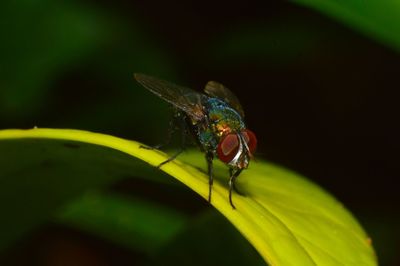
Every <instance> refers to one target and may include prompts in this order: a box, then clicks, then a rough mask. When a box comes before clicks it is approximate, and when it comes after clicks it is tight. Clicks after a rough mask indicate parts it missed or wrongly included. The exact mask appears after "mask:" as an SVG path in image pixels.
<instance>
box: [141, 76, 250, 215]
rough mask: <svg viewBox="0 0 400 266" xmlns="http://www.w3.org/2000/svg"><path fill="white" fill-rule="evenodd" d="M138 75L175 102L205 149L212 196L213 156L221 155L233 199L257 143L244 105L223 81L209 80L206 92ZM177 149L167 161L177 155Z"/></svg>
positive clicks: (178, 113)
mask: <svg viewBox="0 0 400 266" xmlns="http://www.w3.org/2000/svg"><path fill="white" fill-rule="evenodd" d="M134 76H135V79H136V80H137V81H138V82H139V83H140V84H141V85H143V86H144V87H145V88H146V89H148V90H149V91H151V92H152V93H154V94H155V95H157V96H159V97H160V98H162V99H164V100H165V101H167V102H169V103H170V104H172V105H173V106H174V107H175V109H176V117H179V118H180V119H181V121H182V122H183V124H184V131H185V132H184V133H186V132H188V133H190V135H192V136H193V137H194V139H195V140H196V142H197V143H198V145H199V147H200V149H201V150H202V151H203V152H204V153H205V156H206V161H207V164H208V176H209V196H208V201H209V202H211V193H212V185H213V164H212V163H213V159H214V157H218V159H220V160H221V161H222V162H224V163H225V164H226V165H227V166H228V167H229V173H230V178H229V202H230V204H231V206H232V207H233V208H234V209H235V205H234V204H233V202H232V189H234V190H235V191H237V189H236V187H235V180H236V178H237V177H238V176H239V174H240V173H241V172H242V170H243V169H246V168H247V167H248V165H249V161H250V159H251V158H252V157H253V154H254V152H255V150H256V147H257V139H256V136H255V134H254V133H253V132H252V131H250V130H249V129H247V128H246V124H245V123H244V112H243V108H242V106H241V105H240V103H239V100H238V99H237V97H236V96H235V95H234V94H233V93H232V92H231V91H230V90H229V89H228V88H226V87H225V86H223V85H222V84H220V83H218V82H215V81H209V82H208V83H207V84H206V86H205V89H204V93H200V92H196V91H194V90H192V89H189V88H185V87H182V86H178V85H176V84H173V83H170V82H167V81H164V80H160V79H157V78H154V77H150V76H147V75H143V74H135V75H134ZM179 154H180V152H179V153H177V154H175V155H174V156H172V157H171V158H169V159H168V160H167V161H165V162H163V163H161V164H160V165H159V167H160V166H161V165H163V164H165V163H168V162H170V161H171V160H173V159H175V158H176V157H177V156H178V155H179Z"/></svg>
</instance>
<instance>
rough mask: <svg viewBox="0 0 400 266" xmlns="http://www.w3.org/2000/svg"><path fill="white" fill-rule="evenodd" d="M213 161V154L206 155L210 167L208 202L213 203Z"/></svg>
mask: <svg viewBox="0 0 400 266" xmlns="http://www.w3.org/2000/svg"><path fill="white" fill-rule="evenodd" d="M213 159H214V154H213V153H212V152H207V153H206V160H207V166H208V202H209V203H211V193H212V186H213Z"/></svg>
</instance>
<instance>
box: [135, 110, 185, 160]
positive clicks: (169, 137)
mask: <svg viewBox="0 0 400 266" xmlns="http://www.w3.org/2000/svg"><path fill="white" fill-rule="evenodd" d="M175 116H176V115H175ZM175 116H174V118H172V119H171V120H170V121H169V126H168V134H167V139H166V140H165V142H164V143H161V144H158V145H155V146H144V145H140V146H139V148H141V149H146V150H159V149H160V148H162V147H164V146H167V145H168V144H169V143H170V142H171V140H172V136H173V135H174V133H175V132H176V130H177V126H176V121H175V120H176V117H175ZM177 156H178V155H177Z"/></svg>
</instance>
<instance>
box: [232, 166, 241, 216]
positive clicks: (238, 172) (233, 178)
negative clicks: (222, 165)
mask: <svg viewBox="0 0 400 266" xmlns="http://www.w3.org/2000/svg"><path fill="white" fill-rule="evenodd" d="M241 172H242V169H238V170H235V171H233V170H232V169H231V170H230V173H231V177H230V178H229V203H230V204H231V206H232V208H233V209H236V207H235V205H233V202H232V190H233V189H234V190H235V191H236V188H235V181H236V178H237V177H238V176H239V174H240V173H241ZM239 194H240V193H239Z"/></svg>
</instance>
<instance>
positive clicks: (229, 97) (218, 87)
mask: <svg viewBox="0 0 400 266" xmlns="http://www.w3.org/2000/svg"><path fill="white" fill-rule="evenodd" d="M204 91H205V92H206V93H207V94H208V95H209V96H211V97H216V98H219V99H221V100H223V101H225V102H226V103H227V104H229V105H230V106H231V107H232V108H233V109H235V110H236V111H237V112H238V113H239V114H240V115H241V116H242V117H244V112H243V108H242V105H241V104H240V102H239V100H238V98H237V97H236V96H235V94H233V92H231V91H230V90H229V89H228V88H227V87H225V86H224V85H222V84H221V83H219V82H216V81H209V82H208V83H207V84H206V87H205V89H204Z"/></svg>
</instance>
